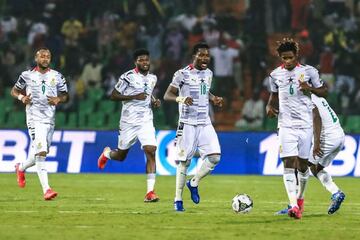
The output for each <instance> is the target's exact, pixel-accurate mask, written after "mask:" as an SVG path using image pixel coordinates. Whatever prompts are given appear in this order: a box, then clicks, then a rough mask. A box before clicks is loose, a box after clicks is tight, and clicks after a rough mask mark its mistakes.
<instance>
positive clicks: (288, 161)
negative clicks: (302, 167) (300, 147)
mask: <svg viewBox="0 0 360 240" xmlns="http://www.w3.org/2000/svg"><path fill="white" fill-rule="evenodd" d="M282 160H283V163H284V168H293V169H295V168H296V160H295V159H293V158H290V157H289V158H288V157H286V158H283V159H282Z"/></svg>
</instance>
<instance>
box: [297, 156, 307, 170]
mask: <svg viewBox="0 0 360 240" xmlns="http://www.w3.org/2000/svg"><path fill="white" fill-rule="evenodd" d="M298 170H299V171H300V172H306V171H307V170H308V162H307V160H303V159H301V160H300V159H299V162H298Z"/></svg>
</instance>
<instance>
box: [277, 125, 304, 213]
mask: <svg viewBox="0 0 360 240" xmlns="http://www.w3.org/2000/svg"><path fill="white" fill-rule="evenodd" d="M279 142H280V158H281V159H282V161H283V163H284V173H283V181H284V186H285V190H286V193H287V195H288V198H289V205H290V207H291V208H290V209H289V211H288V214H289V216H290V217H294V218H301V212H300V210H299V207H298V205H297V194H296V191H297V186H296V177H295V169H296V165H297V156H298V154H299V153H298V136H297V133H296V131H295V130H293V129H291V128H280V129H279Z"/></svg>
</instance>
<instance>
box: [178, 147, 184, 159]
mask: <svg viewBox="0 0 360 240" xmlns="http://www.w3.org/2000/svg"><path fill="white" fill-rule="evenodd" d="M184 156H185V150H184V149H180V151H179V157H184Z"/></svg>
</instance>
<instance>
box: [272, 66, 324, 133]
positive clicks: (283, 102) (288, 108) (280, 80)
mask: <svg viewBox="0 0 360 240" xmlns="http://www.w3.org/2000/svg"><path fill="white" fill-rule="evenodd" d="M269 80H270V88H271V91H272V92H278V94H279V116H278V127H296V128H311V127H312V125H313V124H312V123H313V119H312V109H313V104H312V102H311V99H310V96H307V95H305V94H304V93H303V92H302V91H301V90H300V88H299V86H300V82H307V83H308V84H309V85H310V86H312V87H314V88H319V87H321V86H322V85H323V82H322V81H321V79H320V78H319V73H318V71H317V70H316V69H315V68H314V67H312V66H309V65H300V64H298V65H297V66H296V67H295V68H294V69H292V70H291V71H289V70H287V69H285V68H284V66H280V67H278V68H276V69H275V70H274V71H272V72H271V73H270V78H269Z"/></svg>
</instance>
